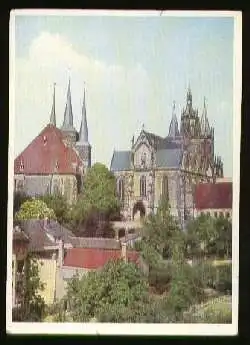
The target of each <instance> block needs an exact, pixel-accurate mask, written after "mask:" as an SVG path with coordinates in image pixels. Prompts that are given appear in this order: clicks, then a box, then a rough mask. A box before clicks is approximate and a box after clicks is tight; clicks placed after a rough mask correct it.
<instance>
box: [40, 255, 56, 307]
mask: <svg viewBox="0 0 250 345" xmlns="http://www.w3.org/2000/svg"><path fill="white" fill-rule="evenodd" d="M38 263H39V276H40V279H41V282H42V283H44V284H45V286H44V290H43V291H40V294H41V296H42V297H43V298H44V300H45V303H46V304H48V305H50V304H52V303H54V299H55V292H56V265H57V262H56V259H40V260H39V261H38Z"/></svg>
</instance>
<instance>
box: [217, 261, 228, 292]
mask: <svg viewBox="0 0 250 345" xmlns="http://www.w3.org/2000/svg"><path fill="white" fill-rule="evenodd" d="M216 269H217V271H218V273H217V274H218V279H216V283H215V288H216V290H218V291H219V292H223V293H226V294H232V264H223V265H221V266H218V267H216Z"/></svg>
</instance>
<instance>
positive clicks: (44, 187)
mask: <svg viewBox="0 0 250 345" xmlns="http://www.w3.org/2000/svg"><path fill="white" fill-rule="evenodd" d="M90 166H91V145H90V143H89V139H88V125H87V116H86V102H85V88H84V96H83V105H82V120H81V126H80V130H79V132H78V131H77V130H76V129H75V127H74V117H73V110H72V102H71V87H70V80H69V83H68V90H67V100H66V105H65V111H64V120H63V124H62V126H61V127H60V128H58V127H57V124H56V107H55V85H54V94H53V102H52V109H51V115H50V121H49V123H48V125H47V126H46V127H45V128H43V130H42V131H41V133H40V134H39V135H38V136H37V137H36V138H35V139H34V140H33V141H32V142H31V143H30V144H29V145H28V146H27V147H26V148H25V149H24V151H23V152H21V153H20V154H19V155H18V157H16V159H15V162H14V186H15V191H23V192H25V193H26V194H27V195H30V196H41V195H44V194H47V193H49V194H55V193H61V194H62V195H64V196H65V198H66V199H67V200H68V201H69V203H72V202H73V201H74V200H76V197H77V194H78V193H79V191H80V190H81V187H82V183H83V177H84V174H85V172H86V169H88V168H89V167H90Z"/></svg>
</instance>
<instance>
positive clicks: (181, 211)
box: [110, 87, 223, 225]
mask: <svg viewBox="0 0 250 345" xmlns="http://www.w3.org/2000/svg"><path fill="white" fill-rule="evenodd" d="M110 169H111V171H112V172H113V173H114V175H115V177H116V181H117V193H118V196H119V198H120V200H121V204H122V210H123V215H124V218H126V219H134V218H135V217H136V216H140V217H143V216H144V215H148V214H150V213H151V212H155V211H156V210H157V207H158V205H159V203H160V200H161V199H167V200H168V202H169V205H170V207H171V212H172V214H173V215H175V216H176V217H177V219H178V220H179V221H180V223H181V224H182V225H184V224H185V220H187V219H188V218H189V217H190V216H193V215H194V198H193V196H194V189H195V185H196V184H197V183H203V182H215V181H216V179H217V178H220V177H223V163H222V160H221V158H220V157H218V156H215V154H214V128H213V127H211V126H210V124H209V121H208V117H207V106H206V102H205V100H204V108H203V111H202V115H201V117H200V116H199V115H198V110H197V109H196V108H194V107H193V99H192V93H191V89H190V87H189V88H188V91H187V95H186V106H185V108H184V109H183V110H182V113H181V121H180V128H179V124H178V120H177V116H176V111H175V103H174V105H173V114H172V119H171V122H170V126H169V131H168V134H167V135H166V137H160V136H158V135H156V134H153V133H150V132H148V131H146V130H145V128H144V127H143V128H142V130H141V132H140V134H139V137H138V138H137V140H134V137H133V138H132V142H131V147H130V150H128V151H114V153H113V157H112V160H111V167H110Z"/></svg>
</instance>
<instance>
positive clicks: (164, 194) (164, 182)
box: [162, 175, 169, 200]
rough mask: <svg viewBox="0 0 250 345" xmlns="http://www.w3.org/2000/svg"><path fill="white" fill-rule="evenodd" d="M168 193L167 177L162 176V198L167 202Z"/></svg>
mask: <svg viewBox="0 0 250 345" xmlns="http://www.w3.org/2000/svg"><path fill="white" fill-rule="evenodd" d="M168 193H169V191H168V177H167V175H164V176H163V179H162V198H163V199H164V200H168V198H169V194H168Z"/></svg>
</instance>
